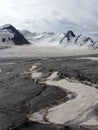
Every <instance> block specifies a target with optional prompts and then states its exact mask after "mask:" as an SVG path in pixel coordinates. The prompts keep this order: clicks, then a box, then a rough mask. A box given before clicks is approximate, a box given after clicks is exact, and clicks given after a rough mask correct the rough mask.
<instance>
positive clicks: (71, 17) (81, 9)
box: [0, 0, 98, 32]
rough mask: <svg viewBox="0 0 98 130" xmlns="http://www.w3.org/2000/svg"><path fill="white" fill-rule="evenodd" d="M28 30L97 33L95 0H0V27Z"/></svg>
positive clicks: (97, 2)
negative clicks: (4, 25) (7, 26)
mask: <svg viewBox="0 0 98 130" xmlns="http://www.w3.org/2000/svg"><path fill="white" fill-rule="evenodd" d="M7 23H10V24H12V25H14V26H15V27H16V28H19V29H28V30H30V31H33V32H34V31H37V32H40V31H41V32H43V31H55V32H66V31H68V30H73V31H76V32H80V31H88V32H90V31H95V32H96V31H98V0H0V25H3V24H7Z"/></svg>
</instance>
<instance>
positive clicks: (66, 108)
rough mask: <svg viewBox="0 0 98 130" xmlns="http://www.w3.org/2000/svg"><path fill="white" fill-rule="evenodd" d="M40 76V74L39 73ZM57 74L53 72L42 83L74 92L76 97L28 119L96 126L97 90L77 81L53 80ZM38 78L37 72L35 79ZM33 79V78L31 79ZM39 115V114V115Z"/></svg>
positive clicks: (97, 120)
mask: <svg viewBox="0 0 98 130" xmlns="http://www.w3.org/2000/svg"><path fill="white" fill-rule="evenodd" d="M41 74H42V73H41ZM57 75H58V72H54V73H53V74H52V75H51V76H49V77H48V78H47V79H46V81H45V82H44V83H45V84H47V85H52V86H59V87H60V88H61V89H65V90H66V89H67V90H69V91H71V92H75V93H76V94H77V97H76V98H75V99H73V100H70V101H67V102H65V103H62V104H60V105H57V106H55V107H52V108H50V109H48V110H47V114H46V115H45V113H44V114H43V113H40V112H37V113H36V114H32V115H31V117H30V118H29V119H30V120H32V121H34V120H35V121H36V122H40V120H41V122H43V123H45V121H43V119H44V118H46V119H47V120H48V122H49V123H56V124H65V123H67V124H76V123H78V124H82V125H85V124H87V125H95V124H96V125H98V118H97V115H96V114H95V106H96V105H97V104H98V90H97V89H96V88H94V87H91V86H88V85H85V84H82V83H80V82H78V81H74V82H70V81H69V80H67V79H62V80H59V81H56V80H54V78H56V77H57ZM37 76H38V77H39V72H38V74H37V71H36V76H35V77H36V78H37ZM33 78H34V77H33ZM39 113H40V114H39Z"/></svg>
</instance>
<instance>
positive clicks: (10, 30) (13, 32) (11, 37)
mask: <svg viewBox="0 0 98 130" xmlns="http://www.w3.org/2000/svg"><path fill="white" fill-rule="evenodd" d="M0 40H1V42H2V43H10V42H12V43H13V44H15V45H24V44H30V42H29V41H28V40H27V39H26V38H25V37H24V36H23V35H22V34H21V33H20V32H19V31H18V30H17V29H15V28H14V27H13V26H12V25H9V24H8V25H4V26H2V27H1V28H0Z"/></svg>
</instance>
